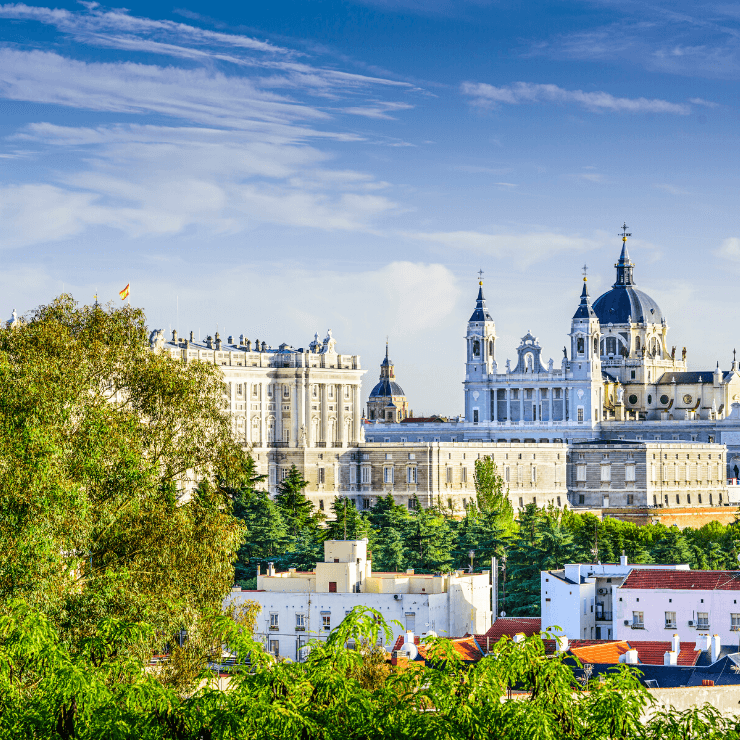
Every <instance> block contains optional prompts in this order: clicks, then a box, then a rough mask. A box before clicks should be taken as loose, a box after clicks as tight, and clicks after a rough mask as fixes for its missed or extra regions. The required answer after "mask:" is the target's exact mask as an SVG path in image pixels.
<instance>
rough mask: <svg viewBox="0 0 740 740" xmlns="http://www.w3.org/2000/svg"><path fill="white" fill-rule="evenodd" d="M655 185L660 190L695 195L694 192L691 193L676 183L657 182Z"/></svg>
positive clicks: (675, 193) (674, 193)
mask: <svg viewBox="0 0 740 740" xmlns="http://www.w3.org/2000/svg"><path fill="white" fill-rule="evenodd" d="M653 187H654V188H656V189H658V190H663V191H665V192H666V193H670V194H671V195H694V193H691V192H689V191H688V190H686V189H684V188H679V187H676V186H675V185H670V184H668V183H663V184H656V185H653Z"/></svg>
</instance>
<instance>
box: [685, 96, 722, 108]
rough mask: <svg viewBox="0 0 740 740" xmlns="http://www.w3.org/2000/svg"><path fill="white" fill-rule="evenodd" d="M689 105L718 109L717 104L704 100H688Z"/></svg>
mask: <svg viewBox="0 0 740 740" xmlns="http://www.w3.org/2000/svg"><path fill="white" fill-rule="evenodd" d="M689 103H693V104H694V105H703V106H705V107H706V108H719V103H713V102H712V101H711V100H704V98H689Z"/></svg>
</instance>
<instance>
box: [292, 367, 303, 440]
mask: <svg viewBox="0 0 740 740" xmlns="http://www.w3.org/2000/svg"><path fill="white" fill-rule="evenodd" d="M290 415H291V419H292V420H293V424H292V427H293V429H292V431H291V433H290V446H291V447H298V445H299V444H300V442H301V423H302V419H303V384H302V383H301V381H300V379H299V378H298V377H296V379H295V381H294V387H293V388H291V399H290Z"/></svg>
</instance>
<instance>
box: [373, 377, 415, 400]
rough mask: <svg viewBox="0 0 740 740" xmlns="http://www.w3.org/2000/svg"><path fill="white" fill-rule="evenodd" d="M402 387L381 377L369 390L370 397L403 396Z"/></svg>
mask: <svg viewBox="0 0 740 740" xmlns="http://www.w3.org/2000/svg"><path fill="white" fill-rule="evenodd" d="M405 395H406V394H405V393H404V392H403V388H401V386H400V385H398V383H394V382H393V381H392V380H388V378H383V379H382V380H381V381H380V383H378V384H377V385H376V386H375V388H373V389H372V390H371V391H370V398H378V397H380V398H387V397H388V396H405Z"/></svg>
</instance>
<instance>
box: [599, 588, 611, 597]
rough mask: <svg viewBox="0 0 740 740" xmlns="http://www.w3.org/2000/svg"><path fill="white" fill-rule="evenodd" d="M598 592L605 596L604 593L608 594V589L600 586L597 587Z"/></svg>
mask: <svg viewBox="0 0 740 740" xmlns="http://www.w3.org/2000/svg"><path fill="white" fill-rule="evenodd" d="M599 593H600V594H601V595H602V596H606V594H608V593H609V591H608V590H607V589H605V588H600V589H599Z"/></svg>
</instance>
